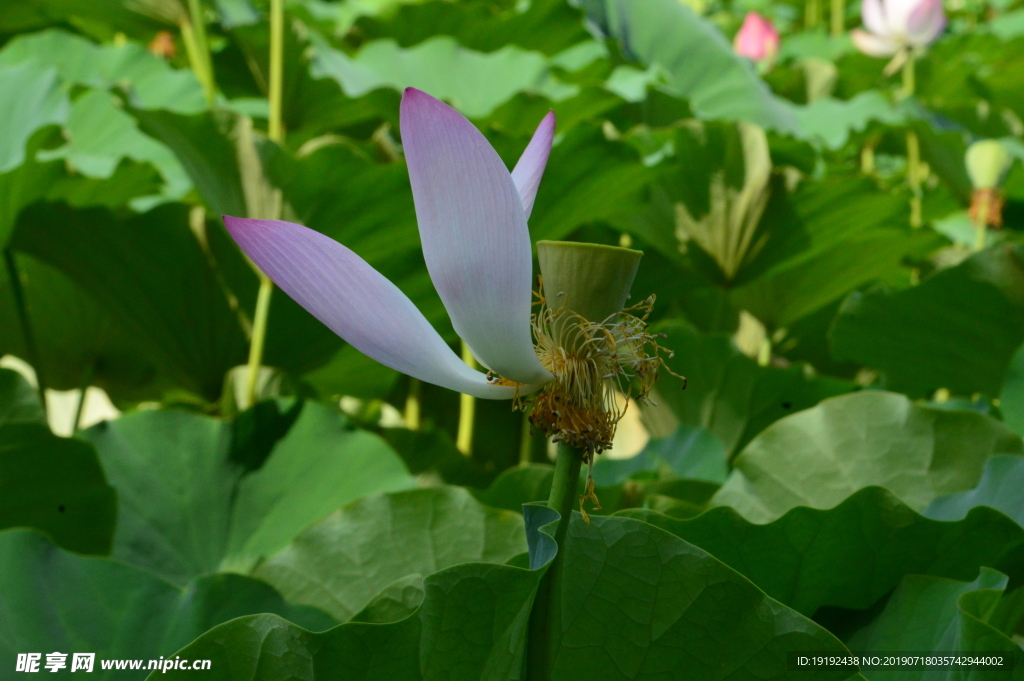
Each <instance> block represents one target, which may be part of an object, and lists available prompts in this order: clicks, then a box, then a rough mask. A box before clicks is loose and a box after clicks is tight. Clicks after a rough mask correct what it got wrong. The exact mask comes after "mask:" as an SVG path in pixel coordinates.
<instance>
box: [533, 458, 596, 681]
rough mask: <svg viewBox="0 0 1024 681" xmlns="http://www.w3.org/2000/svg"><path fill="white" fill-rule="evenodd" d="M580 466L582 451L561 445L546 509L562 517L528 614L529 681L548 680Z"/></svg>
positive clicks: (556, 528)
mask: <svg viewBox="0 0 1024 681" xmlns="http://www.w3.org/2000/svg"><path fill="white" fill-rule="evenodd" d="M582 464H583V450H581V449H577V448H575V447H570V446H569V445H567V444H565V443H564V442H562V443H559V445H558V459H557V460H556V461H555V477H554V479H553V480H552V481H551V494H550V496H549V497H548V506H549V507H551V508H553V509H554V510H556V511H558V513H559V514H560V515H561V518H559V520H558V525H557V526H556V527H555V542H557V543H558V553H557V555H556V556H555V559H554V561H552V563H551V565H550V566H549V567H548V571H547V573H545V575H544V577H543V579H541V582H540V586H539V587H538V588H537V596H536V598H534V601H533V609H532V610H531V611H530V634H529V641H528V642H527V650H526V665H527V674H526V678H527V679H529V681H547V680H548V679H550V678H551V629H552V626H553V624H554V622H553V606H556V605H557V604H556V603H555V599H554V590H555V585H556V584H558V582H559V579H560V575H561V572H562V569H563V565H564V563H565V538H566V535H567V534H568V533H569V523H570V522H571V521H572V509H573V506H574V504H575V502H576V490H577V488H578V487H579V481H580V468H581V466H582Z"/></svg>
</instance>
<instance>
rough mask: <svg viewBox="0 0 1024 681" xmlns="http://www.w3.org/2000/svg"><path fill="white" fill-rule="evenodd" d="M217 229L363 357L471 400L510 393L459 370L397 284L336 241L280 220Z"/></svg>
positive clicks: (227, 220) (235, 222)
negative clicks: (222, 229) (457, 392)
mask: <svg viewBox="0 0 1024 681" xmlns="http://www.w3.org/2000/svg"><path fill="white" fill-rule="evenodd" d="M224 224H225V225H226V226H227V229H228V232H229V233H230V234H231V236H232V237H234V239H235V241H236V242H237V243H238V245H239V247H241V249H242V250H243V251H244V252H245V254H246V255H248V256H249V257H250V258H252V261H253V262H254V263H256V265H257V266H258V267H259V268H260V269H261V270H263V272H265V273H266V275H267V276H268V277H270V278H271V279H272V280H273V281H274V283H275V284H277V285H278V286H279V287H280V288H281V290H282V291H284V292H285V293H287V294H288V295H290V296H291V297H292V298H294V299H295V301H296V302H297V303H299V305H301V306H302V307H304V308H306V310H308V311H309V312H310V314H312V315H313V316H314V317H316V318H317V319H319V320H320V321H321V322H323V323H324V324H326V325H327V327H328V328H330V329H331V331H333V332H334V333H336V334H338V335H339V336H341V337H342V338H344V339H345V340H346V341H347V342H348V343H350V344H351V345H352V346H353V347H355V348H356V349H357V350H359V351H360V352H362V353H363V354H365V355H367V356H368V357H371V358H373V359H375V360H377V361H378V362H380V363H381V364H384V365H385V366H389V367H391V368H392V369H395V370H397V371H401V372H402V373H404V374H408V375H410V376H413V377H415V378H418V379H420V380H423V381H426V382H428V383H433V384H435V385H440V386H443V387H445V388H450V389H452V390H457V391H459V392H464V393H467V394H469V395H475V396H476V397H482V398H485V399H508V398H511V397H512V396H513V395H514V394H515V388H512V387H508V386H498V385H492V384H490V383H488V381H487V377H486V376H485V375H484V374H482V373H480V372H479V371H474V370H473V369H471V368H470V367H469V366H467V365H466V363H465V362H463V361H462V360H461V359H460V358H459V357H458V355H456V354H455V353H454V352H452V349H451V348H449V347H448V345H447V344H446V343H445V342H444V340H443V339H442V338H441V336H440V335H438V333H437V331H435V330H434V327H432V326H431V325H430V322H428V321H427V319H426V318H425V317H424V316H423V315H422V314H421V313H420V311H419V310H417V309H416V306H415V305H413V303H412V301H411V300H409V298H408V297H407V296H406V295H405V294H404V293H402V292H401V291H400V290H398V287H397V286H395V285H394V284H392V283H391V282H390V281H388V280H387V279H386V278H385V277H384V276H383V275H381V274H380V273H379V272H377V270H375V269H373V268H372V267H370V265H369V264H367V263H366V261H365V260H363V259H362V258H360V257H359V256H358V255H356V254H355V253H353V252H352V251H350V250H349V249H348V248H346V247H345V246H342V245H341V244H339V243H338V242H337V241H335V240H333V239H331V238H330V237H327V236H324V235H323V234H321V233H319V232H316V231H313V230H312V229H308V228H306V227H303V226H302V225H296V224H294V223H291V222H283V221H281V220H251V219H246V218H233V217H229V216H224ZM530 391H531V388H523V389H521V390H520V392H521V394H526V393H528V392H530Z"/></svg>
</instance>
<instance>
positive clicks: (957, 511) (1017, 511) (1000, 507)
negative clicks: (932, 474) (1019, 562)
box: [924, 456, 1024, 572]
mask: <svg viewBox="0 0 1024 681" xmlns="http://www.w3.org/2000/svg"><path fill="white" fill-rule="evenodd" d="M1021 490H1024V457H1021V456H993V457H992V458H991V459H989V460H988V461H987V462H986V463H985V472H984V473H982V474H981V481H980V482H978V486H977V487H975V488H974V489H970V490H967V491H966V492H957V493H955V494H948V495H946V496H944V497H939V498H938V499H935V500H934V501H932V503H931V504H929V505H928V508H926V509H925V510H924V514H925V515H926V516H928V517H929V518H935V519H936V520H959V519H960V518H963V517H964V516H965V515H967V513H968V512H970V510H971V509H972V508H974V507H975V506H988V507H989V508H994V509H996V510H997V511H1001V512H1002V513H1005V514H1006V515H1008V516H1009V517H1011V518H1013V519H1014V520H1016V521H1017V524H1018V525H1020V526H1022V527H1024V494H1021ZM1004 572H1005V571H1004Z"/></svg>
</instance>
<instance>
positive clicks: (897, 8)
mask: <svg viewBox="0 0 1024 681" xmlns="http://www.w3.org/2000/svg"><path fill="white" fill-rule="evenodd" d="M920 2H921V0H883V3H884V6H885V23H886V24H887V25H888V26H889V35H893V36H906V34H907V20H908V19H909V18H910V13H911V12H913V11H914V9H915V8H916V7H917V6H918V4H919V3H920ZM883 35H884V34H883Z"/></svg>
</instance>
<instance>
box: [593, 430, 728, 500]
mask: <svg viewBox="0 0 1024 681" xmlns="http://www.w3.org/2000/svg"><path fill="white" fill-rule="evenodd" d="M659 470H667V471H668V472H671V474H672V475H674V476H677V477H679V478H688V479H691V480H703V481H706V482H708V483H713V484H715V485H718V484H721V483H723V482H725V478H726V476H728V474H729V467H728V463H727V456H726V451H725V446H724V445H722V442H721V441H720V440H719V439H718V438H717V437H715V436H714V435H712V434H711V432H710V431H708V430H707V429H706V428H702V427H701V426H685V425H682V426H678V427H677V428H676V429H675V431H673V432H672V434H671V435H668V436H667V437H662V438H654V439H652V440H650V441H649V442H648V443H647V446H645V447H644V448H643V449H642V450H641V451H640V453H639V454H637V455H636V456H632V457H630V458H628V459H608V458H606V457H598V459H597V462H596V463H595V464H594V483H595V484H596V485H598V486H599V487H608V486H611V485H618V484H621V483H623V482H625V481H626V480H628V479H629V478H630V477H632V476H634V475H637V474H642V473H644V472H656V471H659Z"/></svg>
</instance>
